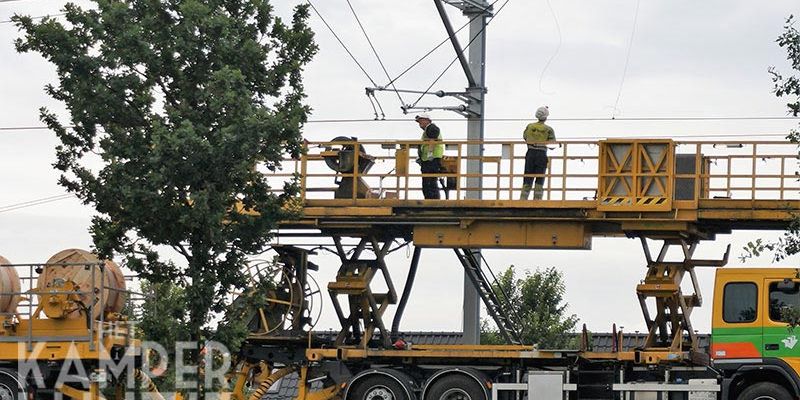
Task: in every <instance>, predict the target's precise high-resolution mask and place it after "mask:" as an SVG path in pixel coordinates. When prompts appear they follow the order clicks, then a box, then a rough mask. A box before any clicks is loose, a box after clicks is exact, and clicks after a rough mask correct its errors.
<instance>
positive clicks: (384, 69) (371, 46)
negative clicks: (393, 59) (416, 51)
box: [347, 0, 405, 106]
mask: <svg viewBox="0 0 800 400" xmlns="http://www.w3.org/2000/svg"><path fill="white" fill-rule="evenodd" d="M347 5H348V6H350V11H351V12H352V13H353V17H355V19H356V22H357V23H358V27H359V28H361V33H363V34H364V38H365V39H367V43H369V48H370V49H372V54H375V58H377V59H378V64H380V65H381V69H383V73H384V74H385V75H386V79H389V80H391V79H392V77H391V76H389V72H388V71H387V70H386V66H384V65H383V60H381V56H379V55H378V51H377V50H375V46H373V45H372V40H370V38H369V35H368V34H367V30H366V29H364V25H362V24H361V19H359V18H358V14H357V13H356V10H355V8H353V4H352V3H350V0H347ZM390 84H391V86H392V89H393V90H394V92H395V94H397V99H398V100H400V105H401V106H404V105H405V102H404V101H403V96H401V95H400V92H398V91H397V88H396V87H395V86H394V82H392V83H390Z"/></svg>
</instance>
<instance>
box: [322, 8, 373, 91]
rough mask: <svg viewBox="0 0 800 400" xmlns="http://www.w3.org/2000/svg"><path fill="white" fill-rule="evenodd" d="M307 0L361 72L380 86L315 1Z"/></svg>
mask: <svg viewBox="0 0 800 400" xmlns="http://www.w3.org/2000/svg"><path fill="white" fill-rule="evenodd" d="M306 2H307V3H308V5H310V6H311V9H312V10H314V12H315V13H316V14H317V16H318V17H319V19H321V20H322V23H323V24H325V26H326V27H327V28H328V30H329V31H331V34H333V37H335V38H336V40H337V41H339V44H340V45H342V48H344V51H346V52H347V54H348V55H349V56H350V58H351V59H352V60H353V62H354V63H356V65H357V66H358V68H359V69H361V72H363V73H364V75H366V77H367V79H369V81H370V82H371V83H372V85H373V86H378V85H377V84H376V83H375V81H374V80H373V79H372V77H371V76H370V75H369V73H368V72H367V70H365V69H364V67H363V66H361V63H360V62H358V60H357V59H356V56H354V55H353V53H352V52H351V51H350V49H348V48H347V45H345V44H344V42H343V41H342V39H340V38H339V35H337V34H336V32H335V31H334V30H333V28H332V27H331V26H330V24H328V21H326V20H325V17H323V16H322V14H321V13H320V12H319V10H317V7H314V3H312V2H311V0H306Z"/></svg>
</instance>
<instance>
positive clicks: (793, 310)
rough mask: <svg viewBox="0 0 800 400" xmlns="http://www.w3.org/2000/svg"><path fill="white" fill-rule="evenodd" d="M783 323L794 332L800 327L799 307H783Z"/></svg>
mask: <svg viewBox="0 0 800 400" xmlns="http://www.w3.org/2000/svg"><path fill="white" fill-rule="evenodd" d="M781 321H784V322H786V323H787V324H789V327H788V329H789V331H790V332H793V331H794V329H795V328H797V326H798V325H800V308H797V307H791V306H786V307H781Z"/></svg>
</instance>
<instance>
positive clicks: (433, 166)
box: [419, 158, 442, 200]
mask: <svg viewBox="0 0 800 400" xmlns="http://www.w3.org/2000/svg"><path fill="white" fill-rule="evenodd" d="M419 165H420V169H421V170H422V173H423V174H438V173H440V172H442V159H441V158H434V159H431V160H428V161H422V162H420V164H419ZM437 178H438V177H436V176H427V177H423V178H422V195H423V196H425V198H426V199H436V200H438V199H439V183H438V182H436V179H437Z"/></svg>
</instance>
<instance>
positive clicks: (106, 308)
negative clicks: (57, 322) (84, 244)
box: [36, 249, 126, 319]
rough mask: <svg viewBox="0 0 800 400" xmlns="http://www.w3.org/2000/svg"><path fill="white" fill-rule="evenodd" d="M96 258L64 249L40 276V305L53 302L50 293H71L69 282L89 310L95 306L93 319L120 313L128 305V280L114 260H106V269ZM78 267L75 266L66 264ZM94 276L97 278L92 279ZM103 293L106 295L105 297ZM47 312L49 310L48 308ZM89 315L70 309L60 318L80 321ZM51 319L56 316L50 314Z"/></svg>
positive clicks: (80, 251)
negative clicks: (104, 314) (126, 280)
mask: <svg viewBox="0 0 800 400" xmlns="http://www.w3.org/2000/svg"><path fill="white" fill-rule="evenodd" d="M100 263H101V261H100V259H99V258H97V256H96V255H94V254H92V253H90V252H88V251H86V250H81V249H66V250H62V251H60V252H58V253H56V254H54V255H53V256H52V257H50V259H49V260H47V263H46V265H45V266H44V267H43V269H42V271H41V272H40V273H39V277H38V278H37V281H36V284H37V289H38V297H39V303H40V304H45V303H46V302H48V301H50V302H52V295H51V294H50V293H48V291H56V292H57V291H59V289H60V288H61V289H60V290H62V291H70V290H69V288H70V286H69V285H65V283H66V282H71V284H72V285H74V288H73V289H72V290H74V291H78V292H80V294H77V295H76V296H77V299H79V302H80V303H82V304H83V307H84V308H85V309H87V310H88V309H89V307H91V306H92V305H94V309H93V311H92V314H93V315H92V318H94V319H99V318H100V316H101V313H103V312H105V313H118V312H120V311H122V308H123V306H124V305H125V300H126V296H125V292H124V290H125V277H124V276H123V275H122V271H121V270H120V268H119V266H118V265H117V264H116V263H114V262H113V261H111V260H104V261H103V262H102V268H101V266H100ZM63 264H75V265H63ZM93 275H94V277H92V276H93ZM101 293H102V295H101ZM45 312H46V313H47V309H45ZM82 315H85V314H84V313H82V312H81V310H80V309H71V308H70V309H68V311H67V312H66V313H65V314H63V315H59V316H58V317H60V318H67V319H73V318H80V317H81V316H82ZM48 317H50V318H54V317H56V316H54V315H50V314H48Z"/></svg>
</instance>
